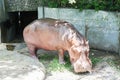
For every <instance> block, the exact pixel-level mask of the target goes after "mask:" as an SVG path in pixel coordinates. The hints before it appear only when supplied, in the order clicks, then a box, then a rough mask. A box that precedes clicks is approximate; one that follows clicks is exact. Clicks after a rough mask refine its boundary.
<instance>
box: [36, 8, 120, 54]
mask: <svg viewBox="0 0 120 80" xmlns="http://www.w3.org/2000/svg"><path fill="white" fill-rule="evenodd" d="M43 11H44V12H43ZM43 17H50V18H56V19H62V20H66V21H68V22H70V23H72V24H73V25H74V26H75V27H76V28H77V29H78V31H79V32H80V33H82V34H83V35H84V36H85V37H86V38H87V39H88V40H89V43H90V47H91V48H95V49H101V50H107V51H114V52H117V53H119V54H120V51H119V50H120V12H108V11H102V10H99V11H96V10H90V9H88V10H82V11H79V9H69V8H68V9H66V8H47V7H45V8H44V9H43V8H42V7H39V8H38V18H43Z"/></svg>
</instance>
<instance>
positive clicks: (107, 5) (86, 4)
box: [44, 0, 120, 11]
mask: <svg viewBox="0 0 120 80" xmlns="http://www.w3.org/2000/svg"><path fill="white" fill-rule="evenodd" d="M75 1H76V3H73V4H70V3H69V1H68V0H44V5H45V6H48V7H54V8H58V7H59V8H65V7H67V8H76V9H80V10H83V9H95V10H107V11H120V0H109V1H108V0H75Z"/></svg>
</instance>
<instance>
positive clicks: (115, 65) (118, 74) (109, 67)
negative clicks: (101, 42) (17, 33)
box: [14, 44, 120, 80]
mask: <svg viewBox="0 0 120 80" xmlns="http://www.w3.org/2000/svg"><path fill="white" fill-rule="evenodd" d="M14 50H16V51H18V52H19V53H21V54H24V53H26V52H27V53H28V50H27V48H26V46H25V44H19V45H17V46H16V47H15V49H14ZM38 54H39V56H41V55H47V54H51V55H53V56H54V55H57V53H56V52H46V51H41V50H40V51H38ZM25 55H29V53H28V54H25ZM51 58H52V57H51ZM53 58H54V57H53ZM90 58H91V59H92V58H93V63H94V64H93V70H94V71H93V72H92V73H91V74H90V73H79V74H75V73H74V72H73V71H72V70H68V69H64V70H63V71H59V70H57V71H47V73H46V79H45V80H120V56H118V54H116V53H114V52H113V53H110V52H106V51H99V50H92V49H91V50H90ZM49 62H50V59H44V63H43V64H44V66H45V67H46V70H47V68H48V65H49V64H50V63H49Z"/></svg>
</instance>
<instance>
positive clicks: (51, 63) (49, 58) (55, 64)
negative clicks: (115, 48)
mask: <svg viewBox="0 0 120 80" xmlns="http://www.w3.org/2000/svg"><path fill="white" fill-rule="evenodd" d="M90 59H91V61H92V65H93V66H94V65H96V64H97V63H98V62H100V61H102V59H101V58H99V57H93V56H91V57H90ZM39 60H40V61H41V62H42V63H43V64H44V65H45V67H46V69H47V71H64V70H69V71H71V70H72V67H71V63H70V60H69V56H68V55H65V62H66V64H65V65H64V64H59V59H58V56H57V54H55V55H54V54H43V55H40V56H39Z"/></svg>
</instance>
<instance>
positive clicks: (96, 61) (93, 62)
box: [90, 57, 102, 65]
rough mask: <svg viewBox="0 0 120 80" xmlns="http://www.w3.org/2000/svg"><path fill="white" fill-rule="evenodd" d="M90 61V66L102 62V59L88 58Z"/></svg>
mask: <svg viewBox="0 0 120 80" xmlns="http://www.w3.org/2000/svg"><path fill="white" fill-rule="evenodd" d="M90 59H91V61H92V65H96V64H97V63H98V62H100V61H102V59H101V58H98V57H90Z"/></svg>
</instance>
